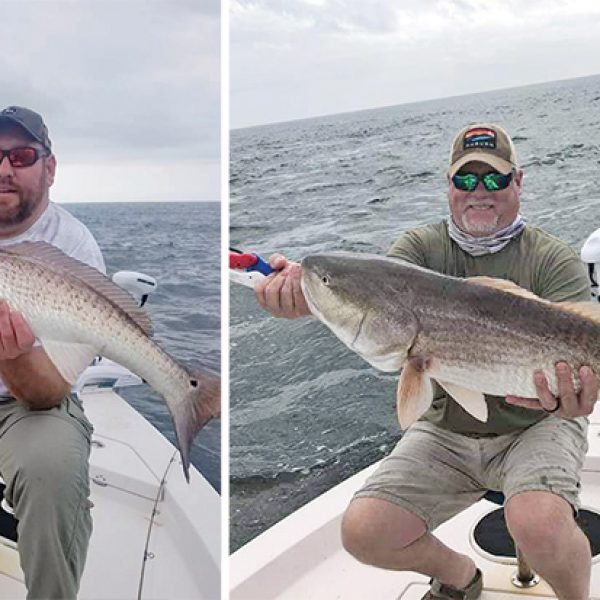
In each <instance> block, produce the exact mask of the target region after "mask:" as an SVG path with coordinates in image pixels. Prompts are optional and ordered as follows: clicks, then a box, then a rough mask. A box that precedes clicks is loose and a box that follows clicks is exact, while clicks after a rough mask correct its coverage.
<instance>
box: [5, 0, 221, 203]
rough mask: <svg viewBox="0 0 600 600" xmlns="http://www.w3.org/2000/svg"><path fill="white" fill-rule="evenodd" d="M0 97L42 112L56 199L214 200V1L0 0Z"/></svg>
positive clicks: (217, 39) (216, 4)
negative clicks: (49, 143)
mask: <svg viewBox="0 0 600 600" xmlns="http://www.w3.org/2000/svg"><path fill="white" fill-rule="evenodd" d="M0 84H1V86H2V87H1V89H2V93H1V94H0V98H1V100H0V102H1V105H0V108H2V107H5V106H8V105H12V104H17V105H22V106H27V107H30V108H33V109H34V110H37V111H38V112H40V113H41V114H42V116H43V117H44V120H45V121H46V124H47V125H48V128H49V131H50V138H51V140H52V143H53V149H54V151H55V153H56V157H57V160H58V170H57V177H56V182H55V184H54V187H53V188H52V193H51V198H52V199H53V200H55V201H58V202H73V201H76V202H86V201H134V200H152V201H169V200H184V201H188V200H193V201H196V200H198V201H202V200H218V199H219V184H220V168H219V158H220V157H219V151H220V148H219V146H220V134H219V131H220V124H219V121H220V3H219V1H218V0H19V1H13V0H2V18H1V19H0Z"/></svg>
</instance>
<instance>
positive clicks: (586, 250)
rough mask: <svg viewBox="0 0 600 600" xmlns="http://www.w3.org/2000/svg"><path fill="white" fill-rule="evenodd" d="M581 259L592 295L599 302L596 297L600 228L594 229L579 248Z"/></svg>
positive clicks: (599, 256) (599, 274) (598, 274)
mask: <svg viewBox="0 0 600 600" xmlns="http://www.w3.org/2000/svg"><path fill="white" fill-rule="evenodd" d="M581 260H582V261H583V262H584V263H586V264H587V268H588V276H589V278H590V283H591V285H592V297H593V298H595V299H596V300H598V301H599V302H600V298H599V297H598V282H599V277H600V229H596V231H594V233H592V235H590V237H588V239H587V240H585V242H584V244H583V247H582V248H581Z"/></svg>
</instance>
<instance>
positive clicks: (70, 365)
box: [40, 339, 97, 385]
mask: <svg viewBox="0 0 600 600" xmlns="http://www.w3.org/2000/svg"><path fill="white" fill-rule="evenodd" d="M40 342H41V343H42V346H43V347H44V350H45V351H46V354H47V355H48V358H49V359H50V360H51V361H52V364H53V365H54V366H55V367H56V368H57V370H58V372H59V373H60V374H61V377H62V378H63V379H64V380H65V381H66V382H67V383H69V384H70V385H74V383H75V382H76V381H77V378H78V377H79V375H81V373H83V371H84V370H85V368H86V367H89V365H90V364H91V363H92V361H93V360H94V357H95V356H96V354H97V352H96V350H95V349H94V348H92V347H91V346H88V345H87V344H76V343H72V342H58V341H56V340H46V339H41V340H40Z"/></svg>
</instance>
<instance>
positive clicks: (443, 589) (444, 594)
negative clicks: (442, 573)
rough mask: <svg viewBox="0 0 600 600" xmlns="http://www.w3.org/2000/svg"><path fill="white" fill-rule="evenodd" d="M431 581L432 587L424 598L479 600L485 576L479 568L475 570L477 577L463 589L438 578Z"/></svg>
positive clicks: (428, 599)
mask: <svg viewBox="0 0 600 600" xmlns="http://www.w3.org/2000/svg"><path fill="white" fill-rule="evenodd" d="M429 583H430V584H431V588H430V589H429V591H428V592H427V593H426V594H425V595H424V596H423V598H422V600H478V599H479V598H480V597H481V592H482V591H483V577H482V576H481V571H480V570H479V569H477V571H476V572H475V577H473V579H472V580H471V583H469V585H468V586H467V587H466V588H464V589H461V590H459V589H457V588H455V587H454V586H452V585H446V584H445V583H441V582H440V581H438V580H437V579H431V580H430V581H429Z"/></svg>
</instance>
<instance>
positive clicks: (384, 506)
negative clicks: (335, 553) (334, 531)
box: [342, 498, 427, 564]
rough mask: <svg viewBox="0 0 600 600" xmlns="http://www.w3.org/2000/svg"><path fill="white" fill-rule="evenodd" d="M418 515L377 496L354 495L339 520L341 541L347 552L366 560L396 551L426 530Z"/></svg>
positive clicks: (367, 561) (376, 560)
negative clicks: (361, 496) (340, 521)
mask: <svg viewBox="0 0 600 600" xmlns="http://www.w3.org/2000/svg"><path fill="white" fill-rule="evenodd" d="M426 529H427V528H426V525H425V523H424V522H423V520H422V519H421V518H420V517H417V516H416V515H415V514H414V513H411V512H410V511H408V510H407V509H405V508H402V507H401V506H398V505H396V504H393V503H392V502H388V501H386V500H380V499H378V498H357V499H355V500H353V501H352V502H351V503H350V506H349V507H348V508H347V509H346V512H345V513H344V518H343V520H342V544H343V546H344V548H345V549H346V551H347V552H349V553H350V554H352V555H353V556H354V557H355V558H356V559H358V560H360V561H361V562H364V563H367V564H373V563H378V562H380V561H379V557H380V556H382V555H387V554H389V553H390V552H394V553H399V552H401V551H402V549H404V548H406V547H407V546H409V545H410V544H412V543H413V542H414V541H415V540H417V539H419V538H420V537H421V536H422V535H423V534H424V533H425V532H426Z"/></svg>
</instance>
